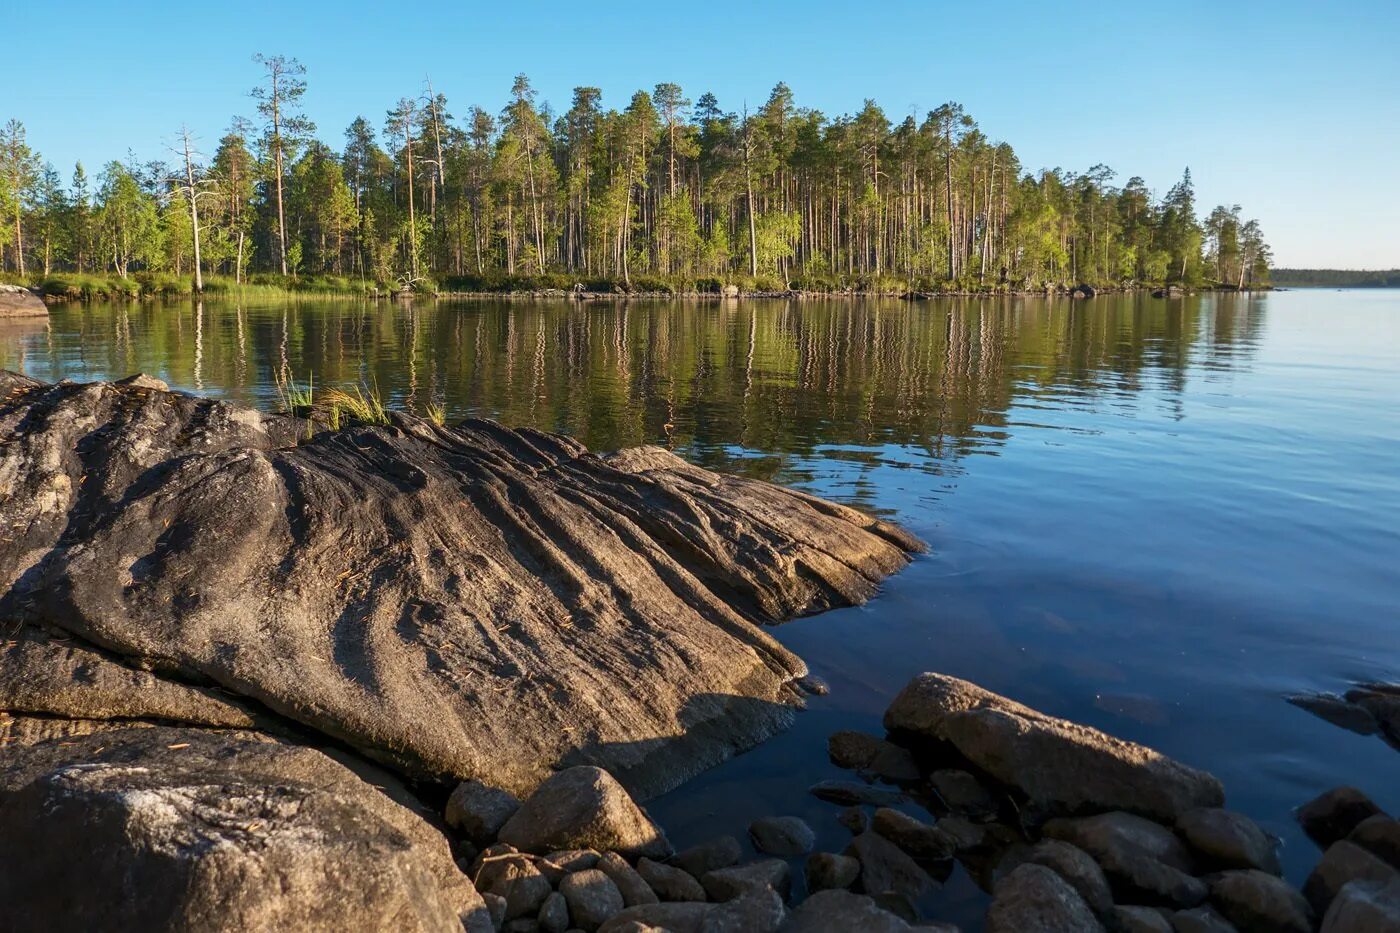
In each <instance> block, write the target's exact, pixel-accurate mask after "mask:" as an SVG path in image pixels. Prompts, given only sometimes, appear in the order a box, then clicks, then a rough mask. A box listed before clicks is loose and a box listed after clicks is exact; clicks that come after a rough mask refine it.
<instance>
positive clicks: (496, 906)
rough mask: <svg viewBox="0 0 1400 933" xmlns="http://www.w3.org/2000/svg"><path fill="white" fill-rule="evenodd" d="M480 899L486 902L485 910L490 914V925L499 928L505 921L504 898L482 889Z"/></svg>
mask: <svg viewBox="0 0 1400 933" xmlns="http://www.w3.org/2000/svg"><path fill="white" fill-rule="evenodd" d="M481 899H482V900H483V901H485V902H486V912H487V913H488V914H490V915H491V926H493V927H495V928H496V929H498V930H499V929H500V928H501V927H502V926H503V925H504V924H505V922H506V899H505V898H504V897H501V896H500V895H499V894H492V893H491V892H490V891H482V892H481Z"/></svg>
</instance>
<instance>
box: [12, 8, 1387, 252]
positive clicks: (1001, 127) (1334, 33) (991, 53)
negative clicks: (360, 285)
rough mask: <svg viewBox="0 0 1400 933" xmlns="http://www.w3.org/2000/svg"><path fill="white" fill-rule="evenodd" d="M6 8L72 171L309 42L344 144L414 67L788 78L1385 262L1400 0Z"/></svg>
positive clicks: (617, 101)
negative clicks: (1136, 179)
mask: <svg viewBox="0 0 1400 933" xmlns="http://www.w3.org/2000/svg"><path fill="white" fill-rule="evenodd" d="M0 6H3V7H5V8H7V9H4V10H3V13H0V21H3V22H4V23H5V31H6V33H7V34H8V35H7V39H8V41H7V42H6V43H5V55H4V59H5V66H4V68H5V71H6V78H5V81H4V82H3V83H0V88H3V90H0V120H3V119H7V118H8V117H10V116H15V117H18V118H19V119H20V120H22V121H23V122H24V123H25V125H26V126H27V127H28V129H29V139H30V143H31V145H33V146H34V147H35V148H37V149H38V150H39V151H40V152H41V153H42V154H43V155H44V156H45V157H46V158H47V159H49V160H50V161H52V162H53V163H54V164H55V165H56V166H58V167H59V169H60V171H61V172H62V173H63V174H64V175H65V176H67V175H68V173H69V172H70V171H71V169H72V163H73V162H74V161H75V160H77V159H82V160H83V161H84V163H85V164H86V165H87V167H88V168H89V170H90V171H93V172H95V171H97V170H98V169H100V167H101V165H102V164H103V163H104V162H106V161H108V160H110V159H113V158H120V157H123V156H125V155H126V154H127V153H128V151H131V152H134V153H135V155H136V156H138V157H139V158H141V159H150V158H166V157H168V156H169V152H168V151H167V147H168V146H169V145H172V142H173V137H174V134H175V132H176V131H177V130H178V129H179V126H180V124H181V123H182V122H187V123H188V124H189V125H190V126H191V128H192V129H193V130H194V131H195V132H196V134H197V135H198V136H199V138H200V140H201V143H202V145H203V147H204V148H205V149H206V150H208V151H212V150H213V148H214V145H215V144H216V143H217V140H218V138H219V135H220V134H221V131H222V130H223V129H224V128H225V127H226V126H227V125H228V123H229V119H230V117H232V116H233V115H235V114H242V115H251V114H252V112H253V104H252V101H251V100H250V99H249V98H248V90H249V88H251V87H252V86H253V84H255V83H256V82H257V80H258V77H259V69H258V66H256V65H255V64H254V63H253V62H252V60H251V58H252V55H253V53H255V52H265V53H267V54H278V53H280V54H285V55H288V56H295V57H297V58H299V59H301V61H302V62H303V63H304V64H305V65H306V66H307V69H308V75H307V80H308V82H309V89H308V91H307V94H306V98H305V103H306V110H307V113H308V115H309V116H310V117H311V118H312V119H313V120H315V121H316V123H317V125H318V128H319V135H320V136H321V137H322V138H323V139H325V140H326V141H327V142H328V143H331V144H333V145H335V146H337V147H339V146H340V145H341V143H342V141H343V136H342V133H343V131H344V128H345V127H346V125H348V124H349V123H350V121H351V120H352V119H353V118H354V117H355V116H357V115H359V114H364V115H365V116H367V117H368V118H370V120H371V122H373V123H374V124H375V125H377V126H382V125H383V118H384V112H385V110H387V109H388V108H389V107H390V106H391V105H392V104H393V103H394V102H395V101H396V100H397V99H398V98H400V97H403V96H413V95H416V94H418V93H420V92H421V90H422V88H423V83H424V79H425V77H431V78H432V81H433V85H434V87H435V89H437V90H439V91H441V92H443V93H445V94H446V95H447V97H448V101H449V105H450V109H452V110H453V111H454V112H456V113H459V114H460V113H465V112H466V110H467V108H468V107H469V106H471V105H473V104H479V105H481V106H483V107H485V108H487V109H488V110H491V111H498V110H499V109H500V108H501V106H502V105H503V103H504V101H505V98H506V95H507V93H508V92H509V90H510V85H511V79H512V77H513V76H514V75H515V74H516V73H517V72H521V71H523V72H525V73H526V74H528V75H529V76H530V78H531V80H532V81H533V83H534V85H535V87H536V88H537V89H538V90H539V92H540V97H541V99H542V100H546V101H549V102H550V103H551V104H553V105H554V107H555V109H556V110H562V109H564V108H566V107H567V106H568V103H569V97H570V94H571V91H572V89H573V87H574V86H575V85H580V84H585V85H595V86H598V87H601V88H602V89H603V92H604V95H605V98H604V103H605V105H608V106H617V107H622V106H625V104H626V102H627V99H628V98H629V97H630V96H631V94H632V92H633V91H634V90H636V89H637V88H641V87H644V88H647V89H650V88H651V87H653V86H654V85H655V84H656V83H657V82H659V81H675V82H677V83H679V84H680V85H681V86H682V87H683V88H684V89H685V90H686V92H687V96H689V97H691V98H692V99H694V98H697V97H699V96H700V94H701V93H703V92H705V91H707V90H708V91H713V92H714V93H715V94H716V96H718V98H719V101H720V105H721V106H722V107H724V108H725V109H726V110H737V109H739V108H740V107H741V106H742V105H743V104H744V102H745V101H746V100H747V101H748V102H749V103H750V104H751V105H754V104H758V103H761V102H762V101H763V100H765V99H766V98H767V96H768V92H769V90H771V88H772V86H773V85H774V84H775V83H776V82H778V81H780V80H781V81H786V82H787V83H788V84H789V85H790V86H791V87H792V89H793V91H794V93H795V95H796V98H797V103H798V105H799V106H806V107H813V108H816V109H819V110H822V111H823V112H825V113H827V114H837V113H845V112H851V111H854V110H856V109H858V108H859V107H860V106H861V103H862V101H863V100H864V98H866V97H873V98H874V99H875V100H876V101H878V102H879V103H880V105H881V106H882V107H884V109H885V111H886V113H887V114H888V115H889V116H890V117H891V119H892V120H898V119H902V118H903V116H904V115H906V114H907V113H910V112H911V111H912V112H914V113H916V114H918V115H920V116H922V114H923V112H924V111H926V110H929V109H931V108H933V107H935V106H937V105H938V104H940V103H942V102H944V101H946V100H956V101H958V102H960V103H962V104H963V105H964V106H965V107H966V108H967V110H968V112H969V113H971V114H972V115H973V116H974V117H975V118H976V119H977V120H978V122H979V124H980V125H981V128H982V130H983V131H984V132H985V133H986V134H987V135H988V136H990V137H991V138H992V139H995V140H1005V141H1007V142H1010V143H1011V144H1012V145H1013V146H1015V148H1016V150H1017V152H1018V154H1019V155H1020V156H1021V159H1022V161H1023V162H1024V164H1025V165H1026V166H1027V168H1032V169H1038V168H1042V167H1054V166H1062V167H1064V168H1067V169H1074V170H1077V171H1082V170H1083V169H1086V168H1088V167H1089V166H1091V165H1094V164H1095V163H1099V162H1102V163H1105V164H1107V165H1109V166H1111V167H1112V168H1114V169H1115V170H1117V171H1118V172H1119V178H1118V181H1119V182H1120V183H1121V182H1122V181H1125V180H1126V179H1127V177H1128V176H1130V175H1141V176H1142V177H1143V178H1144V179H1146V181H1147V183H1148V185H1149V187H1151V188H1152V189H1154V190H1155V191H1156V192H1157V193H1158V194H1159V195H1160V194H1162V193H1164V192H1165V191H1166V189H1167V188H1168V187H1170V186H1171V184H1172V183H1173V182H1174V181H1175V180H1176V179H1177V178H1178V177H1180V175H1181V170H1182V168H1184V167H1186V166H1188V165H1189V166H1190V168H1191V171H1192V174H1193V176H1194V177H1195V180H1196V185H1197V194H1198V197H1199V199H1200V204H1201V207H1202V209H1203V210H1208V209H1209V207H1211V206H1212V205H1214V204H1217V203H1230V204H1234V203H1238V204H1240V205H1242V206H1243V208H1244V212H1245V215H1246V216H1254V217H1258V218H1259V219H1260V221H1261V222H1262V223H1263V225H1264V230H1265V233H1266V235H1267V236H1268V238H1269V240H1270V242H1271V243H1272V244H1273V246H1274V251H1275V256H1276V263H1277V264H1278V265H1282V266H1326V267H1343V268H1381V267H1385V268H1391V267H1400V48H1397V44H1396V40H1397V36H1400V0H1352V2H1339V3H1326V2H1323V0H1310V2H1295V0H1274V2H1255V0H1248V2H1243V0H1214V2H1196V0H1180V2H1172V3H1166V2H1156V3H1150V4H1145V3H1135V2H1124V0H1117V2H1097V0H1093V2H1090V0H1064V2H1060V3H1045V2H1043V0H1036V2H1022V0H1001V2H998V3H972V2H967V0H959V2H956V3H948V2H942V0H925V2H890V3H871V2H867V3H860V4H847V3H840V2H835V0H807V2H782V3H773V2H758V0H753V2H747V3H746V2H735V0H705V2H700V3H686V4H669V3H661V2H655V0H653V2H649V3H633V2H613V3H607V4H586V3H561V2H533V3H520V2H517V3H477V2H470V0H455V2H441V0H415V2H410V3H366V2H362V0H338V2H335V3H322V2H309V0H303V2H296V0H284V2H279V3H268V2H263V0H245V2H242V3H235V4H216V3H200V2H194V0H191V2H182V3H167V2H139V0H138V2H128V3H112V2H110V0H100V2H92V0H49V2H46V3H44V2H35V0H0Z"/></svg>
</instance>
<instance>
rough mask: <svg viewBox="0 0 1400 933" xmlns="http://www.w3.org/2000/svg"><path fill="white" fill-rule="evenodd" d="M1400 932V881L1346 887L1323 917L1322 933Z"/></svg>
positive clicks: (1353, 882)
mask: <svg viewBox="0 0 1400 933" xmlns="http://www.w3.org/2000/svg"><path fill="white" fill-rule="evenodd" d="M1396 930H1400V881H1389V882H1377V881H1352V882H1349V883H1347V884H1345V885H1343V886H1342V889H1341V890H1340V891H1338V892H1337V896H1336V897H1335V898H1333V899H1332V906H1331V907H1329V908H1327V914H1326V916H1324V917H1323V918H1322V933H1394V931H1396Z"/></svg>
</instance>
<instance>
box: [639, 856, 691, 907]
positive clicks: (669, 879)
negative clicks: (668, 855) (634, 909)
mask: <svg viewBox="0 0 1400 933" xmlns="http://www.w3.org/2000/svg"><path fill="white" fill-rule="evenodd" d="M637 873H638V874H639V875H641V876H642V879H643V880H644V881H645V882H646V883H647V885H648V886H650V887H651V889H652V891H654V892H655V893H656V896H657V897H659V898H660V899H661V900H663V901H703V900H705V889H704V888H703V887H701V885H700V882H699V881H698V880H697V879H696V877H695V876H694V875H692V874H691V873H690V872H688V871H686V870H685V869H682V868H677V867H676V866H675V865H665V864H662V863H661V862H653V861H652V860H651V859H649V858H641V859H638V860H637ZM629 906H631V905H629Z"/></svg>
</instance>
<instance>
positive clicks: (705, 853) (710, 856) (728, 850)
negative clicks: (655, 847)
mask: <svg viewBox="0 0 1400 933" xmlns="http://www.w3.org/2000/svg"><path fill="white" fill-rule="evenodd" d="M743 857H744V849H743V847H742V846H740V845H739V840H738V839H735V838H734V837H733V836H717V837H715V838H714V839H710V840H708V841H706V842H702V843H700V844H698V845H693V846H691V847H690V848H688V849H686V850H685V851H684V852H677V853H676V854H675V855H674V856H673V857H672V858H671V859H670V860H669V863H668V864H671V865H674V866H676V867H677V868H679V869H681V870H683V871H686V872H689V873H690V874H691V875H692V876H694V877H695V878H700V877H701V876H703V875H704V874H705V873H706V872H710V871H715V870H717V869H720V868H728V867H729V866H731V865H737V864H738V863H739V859H741V858H743Z"/></svg>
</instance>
